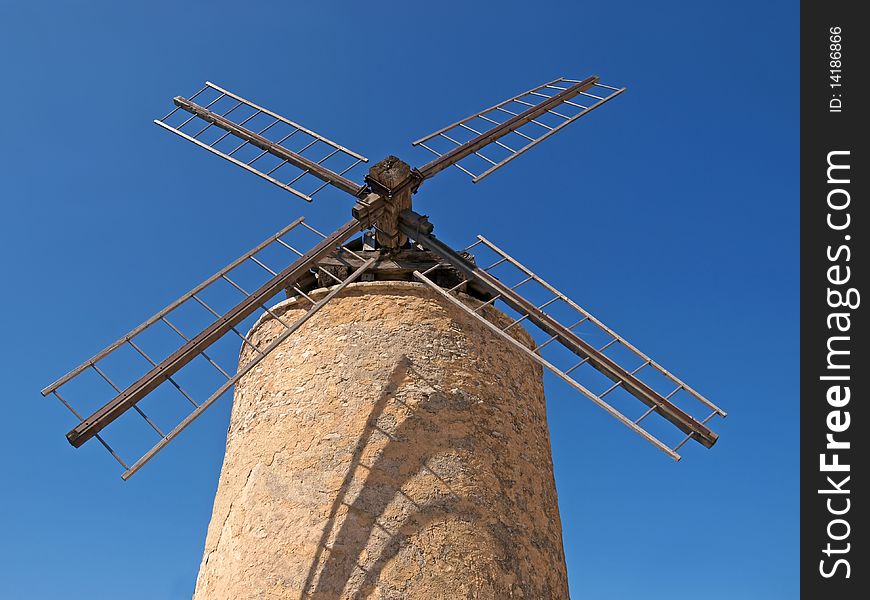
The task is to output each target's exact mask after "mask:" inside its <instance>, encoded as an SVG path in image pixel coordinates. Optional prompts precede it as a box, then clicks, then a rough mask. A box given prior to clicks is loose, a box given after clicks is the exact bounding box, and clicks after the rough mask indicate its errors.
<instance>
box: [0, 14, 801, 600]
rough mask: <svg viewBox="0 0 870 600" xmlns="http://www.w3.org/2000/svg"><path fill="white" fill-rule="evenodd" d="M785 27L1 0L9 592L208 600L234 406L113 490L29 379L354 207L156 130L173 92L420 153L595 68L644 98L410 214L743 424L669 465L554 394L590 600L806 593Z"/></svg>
mask: <svg viewBox="0 0 870 600" xmlns="http://www.w3.org/2000/svg"><path fill="white" fill-rule="evenodd" d="M797 12H798V3H797V2H782V1H777V2H764V3H759V2H747V1H744V0H740V1H735V2H727V3H726V2H672V1H666V2H657V3H646V2H588V3H585V2H567V1H564V0H562V1H558V2H551V1H547V0H543V1H539V2H535V3H532V4H529V3H519V2H510V1H505V2H499V3H497V4H496V3H488V4H486V5H478V6H475V5H472V4H471V3H468V2H450V1H444V2H437V3H436V2H427V3H398V4H395V7H394V8H392V9H391V8H388V5H386V4H384V3H360V2H345V3H335V2H316V3H314V2H310V3H301V2H293V3H289V2H285V3H277V2H273V3H268V4H267V3H264V2H248V3H238V2H237V3H232V4H230V3H224V2H210V3H199V2H191V3H178V2H173V3H169V2H156V1H152V2H148V3H143V2H48V3H46V2H28V3H24V2H15V3H12V2H4V3H2V4H0V55H2V56H3V82H2V85H3V94H2V95H0V114H2V115H3V118H4V125H3V131H4V135H3V140H4V142H3V144H2V145H0V198H2V202H3V218H2V220H0V229H2V235H0V244H2V251H0V256H2V259H0V260H2V285H3V290H4V293H3V294H2V295H0V303H2V311H3V312H2V314H3V315H4V316H3V333H4V344H3V350H2V363H0V369H2V376H3V382H4V386H3V387H4V394H3V396H4V402H3V405H4V411H3V414H4V423H5V425H6V431H5V433H4V435H3V436H0V440H2V441H0V457H2V458H0V460H2V474H3V475H2V477H3V479H2V480H3V492H2V493H0V519H2V525H0V529H2V534H0V597H3V598H27V599H54V598H58V597H61V596H62V595H63V597H67V598H88V599H100V598H106V599H116V598H124V599H130V600H134V599H147V600H154V599H162V598H173V599H174V598H186V597H189V596H190V594H191V592H192V590H193V585H194V581H195V577H196V572H197V568H198V566H199V561H200V558H201V551H202V547H203V543H204V539H205V531H206V526H207V524H208V519H209V516H210V512H211V505H212V498H213V494H214V490H215V486H216V483H217V476H218V471H219V468H220V464H221V458H222V449H223V443H224V434H225V427H226V420H227V418H228V402H224V403H223V404H222V405H221V406H219V407H217V408H215V409H214V414H213V415H211V416H209V418H208V419H204V422H203V423H198V424H197V427H194V428H193V429H192V430H191V431H190V432H189V437H186V439H185V440H184V441H182V440H179V442H178V444H177V446H176V447H172V448H170V449H168V450H167V451H166V452H165V453H164V454H163V455H161V456H160V457H159V459H158V460H157V461H155V462H154V463H153V464H151V465H149V466H148V467H147V468H146V469H145V470H143V471H142V472H141V473H139V474H138V475H137V476H136V477H134V478H133V479H132V480H131V481H130V482H128V483H123V482H122V481H121V480H120V478H119V477H118V472H117V469H116V468H115V465H114V464H113V463H111V462H110V460H109V459H108V457H107V456H106V455H105V453H103V452H102V451H101V449H100V448H98V447H96V445H95V444H87V445H86V447H85V448H82V449H80V450H73V449H72V448H71V447H70V446H69V445H68V444H67V442H66V440H65V439H64V433H65V432H66V431H67V430H68V429H69V428H70V427H71V425H72V424H73V423H72V421H71V418H70V416H69V415H68V413H66V412H65V411H64V410H63V409H62V407H60V406H59V404H58V403H56V402H55V401H53V400H51V399H42V398H41V397H40V396H39V389H40V388H41V387H42V386H43V385H45V384H47V383H49V382H50V381H52V380H53V379H54V378H56V377H57V376H59V375H61V374H62V373H64V372H66V371H67V370H68V369H70V368H71V367H73V366H75V365H76V364H78V363H79V362H80V361H81V360H83V359H84V358H86V357H87V356H89V355H90V354H92V353H93V352H95V351H96V350H98V349H100V348H101V347H102V346H104V345H105V344H107V343H109V342H111V341H113V340H114V339H116V337H118V336H119V335H120V334H122V333H123V332H125V331H127V330H128V329H130V328H131V327H132V326H133V325H135V324H137V323H138V322H140V321H141V320H143V319H144V318H145V317H147V316H148V315H149V314H151V313H152V312H154V311H155V310H157V309H158V308H160V307H162V306H164V305H165V304H166V303H168V302H169V301H170V300H173V299H174V298H175V297H177V296H178V295H180V293H181V292H183V291H185V290H186V289H189V288H190V287H192V286H193V285H194V284H195V283H197V282H199V281H201V280H202V279H204V278H205V277H206V276H208V275H209V274H211V273H212V272H214V271H215V270H217V268H219V267H220V266H223V265H224V264H226V263H227V262H229V261H230V260H231V259H233V258H235V257H236V256H238V255H239V254H241V253H242V252H243V251H244V250H246V249H248V248H249V247H251V246H253V245H254V244H255V243H257V242H259V241H260V240H261V239H263V238H265V237H266V236H267V235H268V234H270V233H272V232H274V231H276V230H277V229H279V228H280V227H281V226H282V225H284V224H286V223H287V222H289V221H290V220H292V219H293V218H295V217H296V216H298V215H299V214H302V213H303V212H304V213H305V214H306V215H307V217H308V218H309V219H310V220H311V221H312V222H313V223H314V224H316V225H320V226H322V227H324V228H330V227H333V226H335V225H337V224H339V223H342V222H344V221H345V220H346V219H347V218H348V213H349V205H348V204H347V202H345V201H344V200H342V199H341V198H340V197H339V196H326V195H324V196H323V197H322V199H321V201H319V202H316V203H315V204H314V205H313V206H309V205H306V204H305V203H303V202H301V201H299V200H297V199H295V198H293V197H291V196H290V195H288V194H286V193H284V192H282V191H281V190H279V189H278V188H275V187H273V186H271V185H269V184H268V183H265V182H263V181H261V180H259V179H257V178H256V177H253V176H252V175H250V174H247V173H244V172H242V171H241V170H239V169H235V168H233V167H231V166H230V165H228V164H226V163H224V162H223V161H221V160H219V159H217V158H215V157H213V156H211V155H207V153H205V152H203V151H200V150H198V149H196V148H194V147H193V146H191V145H189V144H186V143H183V142H181V141H180V140H178V139H176V138H174V137H173V136H171V135H170V134H168V133H166V132H164V131H162V130H160V129H159V128H158V127H156V126H154V125H153V124H151V119H152V118H155V117H159V116H161V115H162V114H164V113H165V112H166V109H167V108H168V107H169V106H170V98H171V97H172V96H174V95H177V94H180V95H185V94H191V93H192V92H193V91H195V90H197V89H199V87H200V85H201V83H202V82H203V81H204V80H206V79H209V80H212V81H215V82H216V83H219V84H221V85H223V86H225V87H228V88H229V89H232V90H234V91H237V92H239V93H241V94H243V95H246V96H248V97H250V98H251V99H252V100H254V101H257V102H259V103H262V104H265V105H267V106H269V107H271V108H273V109H274V110H277V111H278V112H281V113H283V114H285V115H286V116H289V117H291V118H295V119H297V120H299V121H301V122H302V123H303V124H305V125H307V126H309V127H311V128H314V129H317V130H319V131H320V132H322V133H324V134H326V135H329V136H331V137H333V138H335V139H337V141H339V142H341V143H343V144H345V145H347V146H349V147H351V148H354V149H356V150H358V151H360V152H362V153H364V154H366V155H367V156H369V157H372V158H373V159H375V160H377V159H379V158H381V157H382V156H384V155H386V154H388V153H395V154H398V155H400V156H402V157H405V159H406V160H408V161H409V162H412V163H413V164H418V165H419V164H421V163H422V162H424V161H425V160H427V158H428V157H426V156H424V154H425V152H424V151H419V152H418V151H417V150H415V149H412V148H411V147H410V145H409V142H410V140H412V139H416V138H417V137H419V136H421V135H423V134H425V133H428V132H430V131H432V130H434V129H436V128H437V127H440V126H441V125H444V124H446V123H448V122H450V121H453V120H455V118H458V117H461V116H464V115H466V114H467V113H470V112H473V111H474V110H477V109H479V108H483V107H484V106H489V105H491V104H494V103H495V102H496V101H498V100H501V99H502V98H505V97H507V96H510V95H513V94H514V93H515V92H517V91H520V90H522V89H526V88H528V87H531V86H533V85H535V84H537V83H539V82H543V81H546V80H549V79H553V78H555V77H558V76H560V75H565V76H567V77H573V78H580V77H583V76H586V75H589V74H592V73H598V74H600V75H601V76H602V78H603V79H604V80H605V81H606V82H608V83H612V84H618V85H625V86H627V87H628V88H629V91H628V93H626V94H624V95H623V96H622V97H620V98H618V99H617V100H615V101H614V102H612V103H611V104H610V105H609V106H607V107H605V108H602V109H601V110H600V111H597V112H596V113H594V114H593V115H590V116H589V117H585V118H584V119H583V120H581V122H580V123H578V124H576V125H574V126H572V127H570V128H568V129H567V130H566V131H565V132H563V133H561V134H559V135H558V136H556V137H555V138H553V139H551V140H550V141H548V142H547V143H546V144H544V145H542V146H541V147H539V148H537V149H535V150H534V151H532V152H530V153H529V154H528V155H527V156H524V157H522V158H521V159H519V160H517V161H516V162H514V163H513V164H512V165H511V166H510V167H508V168H505V169H504V170H503V171H502V172H500V173H498V174H496V175H493V176H492V177H490V178H489V179H487V180H486V181H484V182H483V183H481V184H478V185H476V186H473V185H471V184H470V182H468V181H467V178H466V177H465V176H463V175H462V174H461V173H458V172H455V170H451V171H448V172H445V173H444V174H442V175H441V176H439V177H438V178H437V179H436V180H435V181H433V182H432V183H431V184H427V185H426V186H425V188H423V189H422V190H421V193H420V194H419V196H418V197H417V200H416V203H417V206H418V207H419V210H421V211H423V212H427V213H429V214H430V215H431V216H432V220H433V221H434V222H435V223H436V226H437V233H438V234H439V236H440V237H441V238H442V239H444V240H446V241H448V242H450V243H452V244H453V245H455V246H464V245H465V244H467V243H469V242H470V241H471V240H472V239H473V236H474V235H475V234H477V233H483V234H485V235H487V236H489V237H491V238H492V239H493V240H495V241H496V242H502V243H503V244H504V246H505V247H507V248H508V249H509V250H510V251H512V253H513V254H515V255H516V256H518V257H520V258H522V259H524V260H525V262H526V263H527V264H529V265H530V266H532V267H533V268H536V269H537V270H538V271H539V272H540V273H541V274H542V275H543V276H545V277H547V278H549V279H550V280H551V281H553V283H555V284H556V285H557V286H558V287H560V288H562V289H563V290H564V291H565V292H567V293H568V294H569V295H571V296H572V297H574V298H575V299H576V300H578V301H579V302H580V303H581V304H583V305H585V306H586V307H588V308H589V309H590V310H592V311H593V312H594V313H596V314H597V315H598V316H599V317H601V318H602V319H603V320H604V321H605V322H607V323H609V324H610V325H611V326H613V327H614V328H616V329H617V330H618V331H619V332H620V333H623V334H624V335H626V336H627V337H628V338H629V339H631V340H632V341H634V342H635V343H636V344H637V345H638V346H640V347H641V348H642V349H644V350H646V351H647V352H648V353H650V354H651V355H652V356H654V357H656V358H657V359H658V360H660V361H661V362H662V363H664V364H665V365H667V366H668V367H670V368H671V369H673V370H674V371H676V372H677V373H678V374H679V375H681V376H682V377H683V378H685V379H686V380H687V381H689V382H690V383H691V384H693V385H694V386H695V387H697V388H698V389H699V390H702V391H703V392H705V393H706V394H707V395H708V396H709V397H710V398H711V399H713V400H714V401H715V402H717V403H719V404H721V405H722V406H723V407H725V408H726V409H727V410H728V411H729V412H730V416H729V417H728V419H727V420H725V421H724V422H721V423H720V424H719V425H718V431H719V433H720V434H721V440H720V442H719V444H718V445H717V446H716V447H715V448H714V449H712V450H709V451H708V450H704V449H703V448H701V447H700V446H699V445H696V444H691V445H690V447H687V448H686V452H685V458H684V460H683V461H682V462H681V463H679V464H676V463H673V462H671V461H670V460H669V459H667V458H666V457H664V456H663V455H662V454H660V453H659V452H657V451H656V450H654V449H653V448H651V447H649V446H647V445H646V444H645V443H644V442H642V441H641V440H639V439H636V438H635V437H634V436H633V435H632V434H631V433H629V432H628V431H626V430H625V429H624V428H622V427H621V426H620V425H618V424H616V423H615V422H613V421H612V420H611V419H610V418H609V417H607V416H606V415H604V413H603V412H602V411H601V410H600V409H597V408H596V407H595V406H593V405H592V404H591V403H589V402H587V401H585V400H582V399H580V398H578V397H576V396H575V395H574V394H573V393H572V392H570V391H569V390H568V388H567V387H565V386H563V385H559V384H556V383H555V382H553V381H548V382H547V384H548V393H549V411H550V421H551V431H552V441H553V453H554V460H555V464H556V477H557V484H558V491H559V501H560V507H561V513H562V521H563V525H564V539H565V550H566V553H567V559H568V569H569V575H570V585H571V592H572V595H573V596H574V597H576V598H603V599H611V598H613V599H623V598H638V597H644V598H662V599H667V600H673V599H674V598H690V597H696V596H698V595H702V596H704V597H705V598H707V599H709V600H718V599H723V600H724V599H729V600H730V599H733V598H747V599H753V598H763V599H778V598H783V599H785V598H795V597H797V594H798V538H799V535H798V533H799V532H798V508H799V507H798V496H797V492H798V454H797V452H798V413H797V409H798V382H797V373H798V368H799V364H798V305H799V297H798V179H797V176H798V95H797V94H798V14H797ZM578 257H579V258H580V259H583V258H586V259H588V261H589V262H588V263H587V264H586V265H585V267H584V269H583V270H582V271H581V270H579V269H575V268H574V265H575V263H576V261H577V260H578ZM581 272H582V274H583V275H582V277H581V276H580V275H579V273H581ZM88 446H93V447H88Z"/></svg>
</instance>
